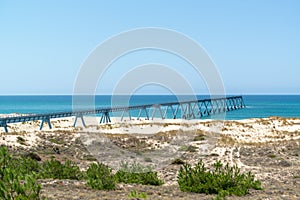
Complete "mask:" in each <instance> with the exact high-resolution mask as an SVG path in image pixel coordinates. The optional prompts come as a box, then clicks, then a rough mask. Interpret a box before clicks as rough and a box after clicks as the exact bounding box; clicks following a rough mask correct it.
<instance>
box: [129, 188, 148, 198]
mask: <svg viewBox="0 0 300 200" xmlns="http://www.w3.org/2000/svg"><path fill="white" fill-rule="evenodd" d="M128 198H130V199H147V198H148V196H147V193H145V192H141V193H139V192H137V191H136V190H132V191H130V193H129V194H128Z"/></svg>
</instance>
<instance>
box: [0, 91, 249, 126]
mask: <svg viewBox="0 0 300 200" xmlns="http://www.w3.org/2000/svg"><path fill="white" fill-rule="evenodd" d="M245 107H246V106H245V104H244V101H243V97H242V96H232V97H225V98H211V99H200V100H193V101H181V102H170V103H162V104H147V105H135V106H119V107H118V106H116V107H104V108H98V109H91V110H78V111H69V112H56V113H46V114H28V115H22V116H14V117H3V118H1V117H0V127H3V128H4V130H5V132H8V127H7V125H8V124H10V123H18V122H28V121H35V120H41V124H40V130H42V128H43V125H44V123H45V122H47V123H48V126H49V128H50V129H51V128H52V126H51V121H50V120H51V119H54V118H62V117H75V120H74V124H73V126H75V125H76V122H77V119H78V118H80V119H81V121H82V124H83V125H84V126H86V124H85V122H84V116H87V115H95V114H97V115H98V114H100V115H101V119H100V123H110V122H111V119H110V113H113V112H121V113H122V114H121V121H122V120H123V119H124V117H126V116H127V117H129V119H130V120H131V118H132V116H133V115H132V112H133V111H135V112H137V111H138V112H137V113H138V114H137V116H136V117H137V119H140V118H141V117H145V119H148V120H149V119H153V118H154V117H155V116H157V113H158V116H159V117H160V118H162V119H166V118H171V119H178V118H182V119H197V118H201V117H205V116H209V115H214V114H218V113H223V112H228V111H232V110H237V109H242V108H245ZM151 110H152V111H151Z"/></svg>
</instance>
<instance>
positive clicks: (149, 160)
mask: <svg viewBox="0 0 300 200" xmlns="http://www.w3.org/2000/svg"><path fill="white" fill-rule="evenodd" d="M144 161H145V162H152V159H151V158H149V157H146V158H144Z"/></svg>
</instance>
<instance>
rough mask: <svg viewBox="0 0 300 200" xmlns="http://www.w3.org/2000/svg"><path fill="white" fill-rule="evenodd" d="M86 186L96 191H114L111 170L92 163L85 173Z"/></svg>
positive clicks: (100, 164)
mask: <svg viewBox="0 0 300 200" xmlns="http://www.w3.org/2000/svg"><path fill="white" fill-rule="evenodd" d="M86 181H87V182H86V184H87V186H89V187H91V188H93V189H97V190H114V189H115V188H116V181H115V177H114V175H113V174H112V170H111V169H110V168H109V167H108V166H106V165H104V164H102V163H97V164H96V163H92V164H91V165H90V167H89V168H88V170H87V171H86Z"/></svg>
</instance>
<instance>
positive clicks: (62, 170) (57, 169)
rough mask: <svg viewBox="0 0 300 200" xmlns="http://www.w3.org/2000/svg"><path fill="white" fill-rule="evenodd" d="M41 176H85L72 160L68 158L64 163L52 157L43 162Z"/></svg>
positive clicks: (55, 177)
mask: <svg viewBox="0 0 300 200" xmlns="http://www.w3.org/2000/svg"><path fill="white" fill-rule="evenodd" d="M39 178H42V179H47V178H52V179H73V180H80V179H82V178H83V173H82V172H81V171H80V168H79V167H78V166H77V165H76V164H75V163H74V162H72V161H69V160H68V161H66V162H65V163H64V164H62V163H61V162H59V161H58V160H54V159H51V160H49V161H45V162H44V163H43V164H42V166H41V171H40V173H39Z"/></svg>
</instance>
